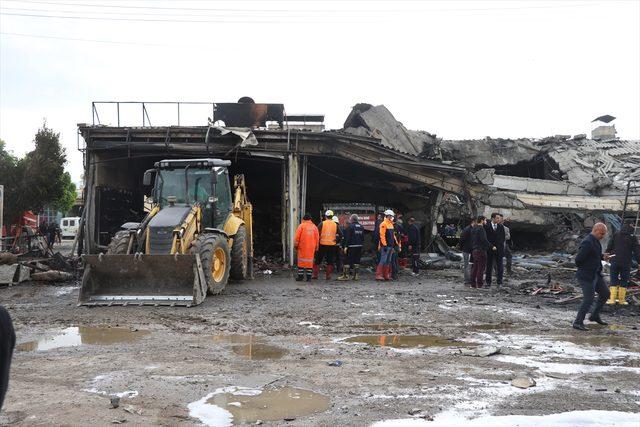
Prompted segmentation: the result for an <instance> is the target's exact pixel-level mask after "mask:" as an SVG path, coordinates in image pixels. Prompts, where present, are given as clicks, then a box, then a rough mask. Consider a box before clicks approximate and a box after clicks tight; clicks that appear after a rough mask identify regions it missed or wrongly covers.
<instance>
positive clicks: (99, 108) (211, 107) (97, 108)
mask: <svg viewBox="0 0 640 427" xmlns="http://www.w3.org/2000/svg"><path fill="white" fill-rule="evenodd" d="M107 105H111V106H115V109H116V111H115V113H116V125H117V126H121V124H122V119H123V117H122V116H121V110H122V109H123V108H124V107H125V106H132V107H133V108H134V109H135V110H138V113H137V114H139V115H140V116H139V117H141V118H142V126H143V127H145V126H152V121H151V117H150V116H149V110H148V108H147V107H151V106H159V105H162V106H169V107H175V110H174V114H175V116H174V120H169V121H170V124H175V125H177V126H180V109H181V107H183V109H184V107H185V106H188V105H191V106H194V105H201V106H202V105H205V106H208V111H210V112H211V118H213V116H214V112H215V103H214V102H179V101H149V102H146V101H145V102H143V101H94V102H92V103H91V113H92V124H93V125H94V126H95V125H101V124H104V123H102V122H101V120H100V113H101V112H103V113H104V108H105V107H106V106H107ZM205 123H206V122H205ZM166 124H167V123H163V125H166Z"/></svg>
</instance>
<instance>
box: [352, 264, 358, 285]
mask: <svg viewBox="0 0 640 427" xmlns="http://www.w3.org/2000/svg"><path fill="white" fill-rule="evenodd" d="M359 270H360V265H358V264H353V278H352V279H353V280H354V281H356V282H357V281H358V280H360V277H358V273H359Z"/></svg>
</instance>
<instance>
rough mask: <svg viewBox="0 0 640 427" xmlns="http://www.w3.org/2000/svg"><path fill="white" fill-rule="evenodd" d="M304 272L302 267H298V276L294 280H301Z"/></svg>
mask: <svg viewBox="0 0 640 427" xmlns="http://www.w3.org/2000/svg"><path fill="white" fill-rule="evenodd" d="M303 273H304V268H300V267H298V276H297V277H296V282H302V279H303V277H302V275H303Z"/></svg>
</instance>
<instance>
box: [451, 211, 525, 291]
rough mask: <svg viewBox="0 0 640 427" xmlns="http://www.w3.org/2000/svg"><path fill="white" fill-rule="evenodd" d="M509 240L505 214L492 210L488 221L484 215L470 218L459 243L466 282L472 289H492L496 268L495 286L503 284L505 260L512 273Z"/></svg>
mask: <svg viewBox="0 0 640 427" xmlns="http://www.w3.org/2000/svg"><path fill="white" fill-rule="evenodd" d="M510 240H511V231H510V230H509V227H507V226H506V225H505V218H504V216H503V215H502V214H500V213H498V212H494V213H492V214H491V220H490V221H489V222H487V218H486V217H484V216H479V217H477V218H474V219H473V220H471V221H470V223H469V225H467V226H466V227H465V228H464V229H463V230H462V233H460V243H459V245H460V249H461V250H462V261H463V268H464V280H465V284H466V285H469V286H471V287H472V288H483V287H486V288H489V287H491V283H492V280H493V272H494V271H495V275H496V285H497V286H502V284H503V280H504V270H505V259H506V267H507V271H508V272H511V263H512V255H511V250H510V248H509V241H510Z"/></svg>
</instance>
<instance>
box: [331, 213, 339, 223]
mask: <svg viewBox="0 0 640 427" xmlns="http://www.w3.org/2000/svg"><path fill="white" fill-rule="evenodd" d="M331 220H332V221H333V222H335V223H336V224H340V220H339V219H338V217H337V216H335V215H334V216H333V218H331Z"/></svg>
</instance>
